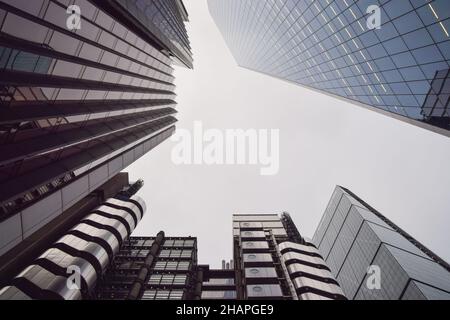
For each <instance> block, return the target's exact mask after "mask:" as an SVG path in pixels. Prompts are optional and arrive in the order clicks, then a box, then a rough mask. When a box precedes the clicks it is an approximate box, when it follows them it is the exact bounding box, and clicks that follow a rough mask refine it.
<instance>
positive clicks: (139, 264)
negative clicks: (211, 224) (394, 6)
mask: <svg viewBox="0 0 450 320" xmlns="http://www.w3.org/2000/svg"><path fill="white" fill-rule="evenodd" d="M233 234H234V237H233V246H234V248H233V251H234V254H233V255H234V259H233V260H231V261H230V262H225V261H223V262H222V269H212V268H210V267H209V265H199V264H198V262H197V240H196V238H191V237H184V238H183V237H182V238H179V237H165V235H164V232H160V233H159V234H158V235H157V236H156V237H132V238H131V239H130V240H129V241H126V242H125V243H124V246H123V247H122V249H121V251H120V252H119V254H117V255H116V258H115V261H114V264H113V267H111V268H110V269H109V271H108V272H107V273H106V275H105V277H104V280H103V281H102V282H101V283H100V285H99V286H98V289H97V298H99V299H133V300H134V299H143V300H145V299H149V300H154V299H156V300H159V299H192V300H195V299H204V300H208V299H223V300H236V299H239V300H253V299H284V300H310V299H314V300H315V299H345V296H344V294H343V292H342V290H341V289H340V288H339V284H338V283H337V281H336V280H335V279H334V277H333V276H332V275H331V273H330V270H329V269H328V267H327V266H326V263H325V261H324V260H323V259H322V258H321V256H320V254H319V253H318V251H317V249H316V248H315V247H314V245H313V244H311V243H310V242H308V241H306V240H305V239H303V238H302V237H301V236H300V234H299V232H298V230H297V228H296V227H295V225H294V223H293V222H292V219H291V218H290V216H289V214H288V213H283V214H282V215H281V216H278V215H276V214H235V215H233Z"/></svg>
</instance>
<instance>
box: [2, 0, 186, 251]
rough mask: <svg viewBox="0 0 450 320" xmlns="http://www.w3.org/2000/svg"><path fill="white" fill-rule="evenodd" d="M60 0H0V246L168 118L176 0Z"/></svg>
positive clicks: (176, 40) (156, 138)
mask: <svg viewBox="0 0 450 320" xmlns="http://www.w3.org/2000/svg"><path fill="white" fill-rule="evenodd" d="M68 4H69V1H63V0H33V1H25V0H0V26H1V29H0V234H2V236H1V237H0V256H2V255H3V254H5V253H7V252H8V251H11V250H14V248H15V247H16V246H17V245H19V244H20V243H22V242H24V241H26V240H27V239H29V237H30V236H32V235H33V234H34V233H36V232H38V231H39V230H41V229H42V228H43V227H44V226H46V228H47V226H48V225H49V224H50V223H51V222H52V221H54V219H55V218H57V217H59V216H61V215H62V214H64V213H65V212H67V211H68V210H70V208H71V207H72V206H73V205H74V204H76V203H77V202H78V201H79V200H80V199H82V198H84V197H85V196H87V195H88V194H89V193H91V192H93V191H95V190H96V189H97V188H98V187H99V186H100V185H102V184H103V183H105V182H106V181H108V180H109V179H110V178H112V177H114V176H115V175H116V174H117V173H119V172H120V171H122V170H123V169H124V168H126V167H127V166H129V165H130V164H131V163H133V162H134V161H135V160H137V159H138V158H140V157H141V156H143V155H144V154H145V153H147V152H148V151H150V150H151V149H153V148H154V147H156V146H157V145H158V144H160V143H161V142H163V141H164V140H165V139H167V138H168V137H169V136H171V135H172V134H173V133H174V130H175V126H174V124H175V122H176V118H175V117H174V114H175V113H176V111H175V109H174V108H175V105H176V103H175V101H174V99H175V93H174V89H175V86H174V84H173V82H174V76H173V74H172V73H173V66H172V65H173V64H174V63H176V64H179V65H184V66H186V67H188V68H191V67H192V57H191V52H190V48H189V41H188V37H187V33H186V29H185V27H184V23H185V22H186V21H187V19H188V16H187V12H186V10H185V8H184V6H183V3H182V1H181V0H144V1H135V0H126V1H119V0H89V1H88V0H75V1H70V4H71V6H69V7H68ZM73 5H75V7H74V6H73ZM78 11H79V12H78ZM79 14H80V15H79Z"/></svg>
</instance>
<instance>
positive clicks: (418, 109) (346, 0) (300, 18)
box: [208, 0, 450, 134]
mask: <svg viewBox="0 0 450 320" xmlns="http://www.w3.org/2000/svg"><path fill="white" fill-rule="evenodd" d="M208 4H209V9H210V12H211V14H212V16H213V18H214V20H215V22H216V24H217V26H218V27H219V29H220V31H221V33H222V35H223V37H224V38H225V41H226V43H227V45H228V46H229V48H230V50H231V52H232V54H233V56H234V58H235V60H236V61H237V63H238V64H239V65H240V66H242V67H246V68H249V69H252V70H256V71H260V72H263V73H266V74H268V75H271V76H275V77H278V78H281V79H285V80H288V81H292V82H294V83H297V84H300V85H304V86H307V87H309V88H313V89H316V90H320V91H324V92H326V93H329V94H333V95H337V96H340V97H343V98H347V99H351V100H353V101H356V102H359V103H362V104H364V105H370V106H372V107H375V108H377V109H375V110H383V111H387V112H389V113H391V114H395V115H399V116H403V117H407V119H405V118H403V117H398V116H396V117H397V118H403V119H404V120H408V119H413V120H418V121H420V122H419V123H417V122H416V121H414V122H415V123H417V124H420V123H429V124H431V125H432V126H437V127H440V128H444V129H446V130H438V131H440V132H443V133H444V134H449V133H448V132H449V131H448V130H450V110H449V109H448V103H449V96H450V95H449V94H450V82H449V81H448V77H447V78H445V77H444V76H443V74H444V73H446V71H447V70H448V69H449V64H450V41H449V40H450V38H449V32H450V19H449V16H450V3H449V2H448V1H446V0H434V1H427V0H408V1H406V0H405V1H394V0H391V1H389V0H379V1H368V0H359V1H354V0H339V1H330V0H314V1H313V0H266V1H258V0H227V1H224V0H209V1H208ZM374 4H376V5H377V6H378V8H379V9H380V11H379V12H380V17H381V20H380V22H381V25H380V28H379V29H377V28H370V29H369V27H371V25H370V23H368V20H369V19H371V18H372V17H373V12H371V11H369V13H367V9H368V8H369V6H371V5H374ZM436 79H438V80H439V81H438V80H436ZM432 84H433V88H431V85H432ZM438 84H439V85H440V87H439V88H438V89H435V86H436V87H437V85H438ZM436 90H437V91H438V92H436ZM437 96H439V98H437Z"/></svg>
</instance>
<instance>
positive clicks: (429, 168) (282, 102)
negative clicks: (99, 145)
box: [127, 0, 450, 267]
mask: <svg viewBox="0 0 450 320" xmlns="http://www.w3.org/2000/svg"><path fill="white" fill-rule="evenodd" d="M184 2H185V5H186V7H187V9H188V11H189V15H190V23H189V24H188V32H189V36H190V39H191V45H192V48H193V52H194V59H195V62H194V65H195V69H194V70H188V69H184V68H177V70H176V74H175V76H176V78H177V80H176V84H177V94H178V98H177V100H178V112H179V114H178V119H179V123H178V127H179V128H186V129H189V130H191V129H192V128H193V122H194V121H195V120H200V121H202V122H203V126H204V128H205V129H208V128H217V129H220V130H225V129H235V128H241V129H249V128H255V129H272V128H273V129H280V171H279V174H278V175H274V176H261V175H260V174H259V167H258V166H251V165H234V166H232V165H229V166H219V165H213V166H207V165H178V166H177V165H175V164H173V163H172V161H171V150H172V148H173V147H174V146H175V142H172V141H166V142H164V143H163V144H162V145H160V146H158V147H157V148H156V149H154V150H153V151H151V152H149V153H148V154H146V155H145V156H144V157H143V158H141V159H140V160H139V161H137V162H136V163H135V164H133V165H132V166H131V167H129V168H128V169H127V171H129V172H130V174H131V178H132V179H137V178H143V179H144V180H145V186H144V188H143V189H142V190H141V192H140V194H139V195H140V196H142V197H143V198H144V199H145V201H146V203H147V208H148V209H147V213H146V216H145V218H144V219H143V220H142V221H141V223H140V224H139V226H138V228H137V229H136V231H135V233H134V235H154V234H156V233H157V232H158V231H159V230H164V231H165V232H166V235H167V236H185V235H192V236H196V237H198V241H199V244H198V247H199V260H200V263H209V264H211V265H212V266H213V267H218V266H219V265H220V263H221V260H222V259H223V258H225V259H230V258H231V256H232V255H231V252H232V228H231V215H232V214H233V213H237V212H245V213H260V212H264V213H274V212H275V213H278V212H282V211H288V212H290V213H291V215H292V217H293V219H294V222H295V223H296V224H297V227H298V228H299V231H300V233H301V234H302V235H303V236H306V237H312V235H313V233H314V231H315V229H316V227H317V225H318V223H319V220H320V218H321V216H322V214H323V212H324V210H325V207H326V205H327V203H328V200H329V198H330V196H331V194H332V192H333V189H334V187H335V185H337V184H340V185H342V186H345V187H347V188H349V189H350V190H352V191H353V192H354V193H356V194H357V195H358V196H360V197H361V198H362V199H364V200H365V201H366V202H368V203H369V204H371V205H372V206H373V207H374V208H376V209H377V210H379V211H380V212H381V213H383V214H384V215H386V216H387V217H388V218H390V219H391V220H393V221H394V222H395V223H397V224H398V225H399V226H401V227H402V228H403V229H405V230H406V231H407V232H409V233H410V234H411V235H413V236H414V237H416V238H417V239H418V240H419V241H421V242H422V243H423V244H425V245H426V246H428V247H429V248H430V249H432V250H434V251H435V252H436V253H437V254H438V255H441V257H442V258H444V259H446V260H447V261H449V260H450V246H449V245H450V232H449V231H450V230H449V229H450V138H447V137H444V136H440V135H438V134H435V133H432V132H428V131H425V130H423V129H420V128H418V127H415V126H412V125H409V124H405V123H403V122H400V121H398V120H395V119H392V118H390V117H387V116H383V115H380V114H377V113H375V112H372V111H369V110H365V109H363V108H361V107H357V106H355V105H352V104H349V103H346V102H343V101H340V100H338V99H335V98H332V97H328V96H326V95H324V94H319V93H316V92H313V91H310V90H307V89H304V88H302V87H299V86H295V85H293V84H288V83H286V82H284V81H281V80H277V79H274V78H271V77H268V76H264V75H262V74H258V73H255V72H252V71H248V70H246V69H242V68H240V67H238V66H237V65H236V63H235V61H234V60H233V58H232V56H231V54H230V52H229V50H228V48H227V47H226V45H225V42H224V41H223V38H222V36H221V34H220V33H219V31H218V29H217V28H216V25H215V24H214V22H213V20H212V18H211V17H210V14H209V12H208V8H207V3H206V0H185V1H184Z"/></svg>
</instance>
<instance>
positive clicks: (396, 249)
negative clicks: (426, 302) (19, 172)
mask: <svg viewBox="0 0 450 320" xmlns="http://www.w3.org/2000/svg"><path fill="white" fill-rule="evenodd" d="M313 243H314V244H315V245H316V246H317V248H318V249H319V252H320V253H321V254H322V256H323V257H324V259H325V261H326V262H327V265H328V266H329V267H330V269H331V272H332V274H333V275H334V276H335V277H336V279H337V281H338V282H339V284H340V285H341V288H342V290H343V291H344V293H345V295H346V296H347V298H348V299H356V300H377V299H382V300H409V299H412V300H422V299H430V300H435V299H446V300H449V299H450V266H449V265H448V263H446V262H445V261H444V260H442V259H441V258H439V257H438V256H437V255H436V254H434V253H433V252H432V251H430V250H429V249H427V248H426V247H425V246H424V245H422V244H421V243H420V242H418V241H417V240H416V239H414V238H413V237H412V236H411V235H409V234H408V233H406V232H405V231H404V230H402V229H401V228H400V227H399V226H397V225H396V224H394V223H393V222H392V221H390V220H389V219H388V218H387V217H385V216H383V215H382V214H381V213H379V212H378V211H376V210H375V209H373V208H372V207H371V206H369V205H368V204H367V203H365V202H364V201H363V200H361V199H360V198H359V197H357V196H356V195H355V194H353V193H352V192H351V191H349V190H347V189H345V188H343V187H339V186H338V187H336V189H335V191H334V193H333V195H332V197H331V200H330V202H329V204H328V206H327V208H326V210H325V213H324V215H323V217H322V220H321V221H320V223H319V226H318V228H317V230H316V232H315V234H314V237H313ZM377 282H378V285H377Z"/></svg>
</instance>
